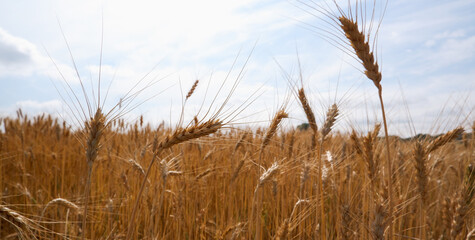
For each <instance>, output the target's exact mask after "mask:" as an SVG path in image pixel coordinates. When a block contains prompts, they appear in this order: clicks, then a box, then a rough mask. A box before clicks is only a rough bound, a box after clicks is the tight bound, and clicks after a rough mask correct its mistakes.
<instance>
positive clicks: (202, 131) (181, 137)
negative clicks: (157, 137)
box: [153, 119, 223, 154]
mask: <svg viewBox="0 0 475 240" xmlns="http://www.w3.org/2000/svg"><path fill="white" fill-rule="evenodd" d="M222 126H223V122H222V121H220V120H217V119H213V120H209V121H206V122H204V123H201V124H197V125H193V126H190V127H187V128H185V129H177V130H176V131H174V132H173V134H170V135H168V136H167V137H166V138H165V139H164V140H162V141H161V142H160V143H158V144H156V145H155V146H154V148H153V151H154V154H156V153H160V152H161V151H162V150H164V149H167V148H170V147H172V146H173V145H176V144H180V143H182V142H186V141H189V140H192V139H195V138H200V137H203V136H207V135H210V134H213V133H215V132H216V131H218V129H220V128H221V127H222Z"/></svg>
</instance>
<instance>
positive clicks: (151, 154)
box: [0, 12, 475, 240]
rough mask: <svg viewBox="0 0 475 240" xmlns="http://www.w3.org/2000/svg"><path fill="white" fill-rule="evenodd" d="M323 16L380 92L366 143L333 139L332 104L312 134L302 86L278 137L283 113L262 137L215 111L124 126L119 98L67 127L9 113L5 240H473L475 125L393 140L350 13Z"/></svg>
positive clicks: (1, 203)
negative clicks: (289, 124) (171, 123)
mask: <svg viewBox="0 0 475 240" xmlns="http://www.w3.org/2000/svg"><path fill="white" fill-rule="evenodd" d="M340 13H341V12H340ZM330 17H331V18H332V19H333V20H334V21H336V22H337V24H338V26H339V27H340V28H341V33H342V34H344V35H342V36H341V37H342V38H344V39H345V40H346V41H348V42H346V44H347V47H348V49H350V50H351V51H353V52H352V54H353V55H354V57H355V58H356V59H357V60H358V61H359V63H360V64H361V66H360V67H362V69H363V71H362V72H363V73H364V75H365V76H366V77H367V78H368V79H369V81H371V82H372V84H374V86H375V89H374V91H375V92H377V93H378V97H379V100H380V107H381V114H382V115H381V116H382V121H381V123H378V124H376V125H375V126H373V129H372V130H371V131H369V132H358V131H356V130H353V131H350V132H341V131H332V130H333V128H334V125H335V122H336V121H337V119H338V118H339V117H340V116H341V115H342V114H344V113H342V112H340V110H339V106H338V104H333V105H331V106H330V107H329V108H328V111H327V112H326V114H325V116H323V119H324V121H323V122H318V121H317V120H316V119H320V118H319V116H315V113H314V110H313V109H312V107H311V105H310V104H309V102H308V98H307V95H306V91H305V89H304V88H303V87H297V86H298V85H299V83H298V82H297V83H296V84H290V85H291V87H294V88H295V89H292V90H291V91H292V92H293V93H294V95H295V96H294V97H295V100H296V101H297V102H298V103H299V104H300V106H301V110H302V111H303V112H305V116H306V117H307V121H308V125H301V126H300V127H299V128H282V127H281V125H282V122H283V121H285V120H286V118H289V117H291V116H289V113H288V111H287V109H286V104H285V103H284V104H283V106H282V107H281V108H280V109H278V110H277V111H276V112H275V113H274V114H275V115H274V116H273V119H272V120H271V121H269V122H268V123H266V125H267V127H260V128H250V127H246V126H243V127H240V128H235V127H232V128H231V127H229V126H228V124H229V122H228V121H227V119H226V117H224V118H223V116H224V114H223V113H222V112H220V111H221V110H218V112H217V113H215V114H207V115H205V117H203V118H199V117H195V118H194V119H193V120H192V121H190V122H189V123H184V124H183V123H181V124H178V125H177V126H175V127H168V126H165V125H164V124H160V125H158V127H154V126H155V125H152V124H149V123H146V122H144V120H143V118H142V117H140V118H139V119H137V120H136V121H134V122H129V121H126V120H124V119H123V115H122V114H123V113H124V112H127V110H128V109H122V108H121V107H119V104H120V105H125V106H128V103H129V102H128V101H131V100H129V99H128V98H125V102H122V100H121V102H120V103H118V105H116V106H115V107H116V109H111V110H108V109H103V108H102V106H101V105H100V104H94V103H92V100H91V99H89V101H91V102H87V104H83V105H84V106H86V105H87V106H88V108H87V109H89V110H88V111H86V112H83V111H80V110H77V109H76V110H77V112H76V114H77V115H76V116H74V117H75V118H76V120H77V119H80V120H81V121H82V122H81V125H80V126H75V127H71V126H70V123H66V122H65V121H63V120H59V119H56V118H54V117H52V116H50V115H46V114H43V115H39V116H29V115H28V114H27V113H23V112H22V110H18V111H17V114H16V117H3V118H1V119H0V120H1V121H0V239H127V240H130V239H223V240H224V239H258V240H261V239H401V240H402V239H474V238H475V218H474V214H475V209H474V203H473V202H474V201H473V196H474V194H475V166H474V164H475V135H474V134H473V133H474V132H475V122H474V123H473V125H472V128H471V129H464V128H463V127H458V128H455V129H453V130H450V131H447V132H445V133H444V134H440V135H438V136H430V135H420V136H418V137H413V138H407V139H403V138H400V137H397V136H389V135H388V131H387V128H388V126H387V122H388V121H386V115H385V112H384V103H383V100H382V99H383V98H382V95H383V94H384V91H383V90H384V77H383V75H382V73H381V70H380V67H379V65H378V62H377V60H376V57H375V56H374V54H373V49H372V46H371V43H370V42H368V39H367V36H366V34H365V32H364V31H363V30H361V29H362V28H361V26H359V25H358V24H359V22H358V21H356V20H355V19H354V18H353V17H352V16H351V15H345V14H341V15H338V16H330ZM198 84H199V82H198V81H196V82H195V84H194V85H193V86H192V87H191V89H190V90H189V92H188V94H187V95H186V97H185V103H186V101H188V100H189V98H190V97H191V96H192V95H193V93H194V91H195V90H196V87H197V85H198ZM302 85H303V84H302ZM71 91H72V90H71ZM83 91H84V90H83ZM229 91H230V92H231V93H232V92H233V90H229ZM98 92H99V91H98ZM67 94H69V95H73V94H74V92H69V93H67ZM131 96H134V95H133V94H132V95H131ZM132 99H133V98H132ZM152 101H153V100H152ZM97 102H99V103H100V99H99V100H98V101H97ZM77 104H78V105H79V104H81V103H77ZM223 104H226V102H224V103H223ZM70 107H71V108H72V109H74V108H75V106H70ZM204 107H205V108H206V106H204ZM81 108H82V107H81ZM84 109H86V108H84ZM83 115H84V116H85V117H84V118H82V117H81V116H83ZM389 127H390V126H389Z"/></svg>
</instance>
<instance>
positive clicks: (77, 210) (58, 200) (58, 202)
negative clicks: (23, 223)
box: [41, 198, 81, 217]
mask: <svg viewBox="0 0 475 240" xmlns="http://www.w3.org/2000/svg"><path fill="white" fill-rule="evenodd" d="M53 205H60V206H64V207H66V208H69V209H72V210H73V211H74V212H75V213H77V214H81V209H80V208H79V206H78V205H76V204H75V203H73V202H71V201H69V200H67V199H64V198H55V199H53V200H51V201H49V202H48V203H47V204H46V205H45V207H44V208H43V211H42V212H41V216H42V217H43V216H44V215H45V213H46V210H48V208H49V207H51V206H53Z"/></svg>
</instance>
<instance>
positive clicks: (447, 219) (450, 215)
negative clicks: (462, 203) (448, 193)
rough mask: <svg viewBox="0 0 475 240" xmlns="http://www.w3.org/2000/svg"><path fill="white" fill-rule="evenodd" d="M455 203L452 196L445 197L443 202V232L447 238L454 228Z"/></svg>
mask: <svg viewBox="0 0 475 240" xmlns="http://www.w3.org/2000/svg"><path fill="white" fill-rule="evenodd" d="M453 207H454V206H453V203H452V200H451V198H450V197H445V199H444V201H443V203H442V223H443V229H444V231H443V234H444V236H445V237H446V238H448V236H449V235H450V230H452V223H453V219H454V211H453Z"/></svg>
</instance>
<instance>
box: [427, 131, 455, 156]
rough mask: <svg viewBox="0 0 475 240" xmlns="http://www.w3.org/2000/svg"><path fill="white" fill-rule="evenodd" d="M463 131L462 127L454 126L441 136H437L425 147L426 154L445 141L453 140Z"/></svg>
mask: <svg viewBox="0 0 475 240" xmlns="http://www.w3.org/2000/svg"><path fill="white" fill-rule="evenodd" d="M463 131H464V130H463V128H462V127H458V128H456V129H454V130H452V131H449V132H448V133H446V134H444V135H442V136H439V137H438V138H436V139H435V140H433V141H432V142H431V143H429V145H428V146H427V147H426V150H425V151H426V154H429V153H431V152H433V151H435V150H437V149H438V148H440V147H442V146H443V145H445V144H446V143H448V142H450V141H452V140H454V139H455V138H457V137H458V136H460V135H461V134H462V133H463Z"/></svg>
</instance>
